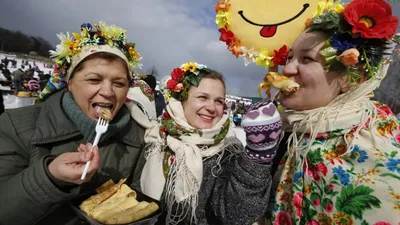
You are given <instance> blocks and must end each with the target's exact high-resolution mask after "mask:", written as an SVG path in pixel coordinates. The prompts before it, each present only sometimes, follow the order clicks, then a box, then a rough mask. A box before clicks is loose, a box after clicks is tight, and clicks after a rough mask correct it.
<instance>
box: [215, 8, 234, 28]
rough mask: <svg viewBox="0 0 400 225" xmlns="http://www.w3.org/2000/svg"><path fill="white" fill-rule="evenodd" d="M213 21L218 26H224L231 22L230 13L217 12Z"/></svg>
mask: <svg viewBox="0 0 400 225" xmlns="http://www.w3.org/2000/svg"><path fill="white" fill-rule="evenodd" d="M215 23H216V24H217V25H218V27H219V28H224V27H226V25H229V24H230V23H231V13H230V12H223V11H220V12H218V14H217V17H216V19H215Z"/></svg>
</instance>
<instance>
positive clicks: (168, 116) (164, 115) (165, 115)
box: [162, 112, 171, 120]
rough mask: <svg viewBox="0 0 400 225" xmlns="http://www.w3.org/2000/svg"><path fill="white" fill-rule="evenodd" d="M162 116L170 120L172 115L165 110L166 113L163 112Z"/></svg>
mask: <svg viewBox="0 0 400 225" xmlns="http://www.w3.org/2000/svg"><path fill="white" fill-rule="evenodd" d="M162 116H163V118H164V120H169V119H171V116H170V115H169V114H168V113H167V112H164V113H163V114H162Z"/></svg>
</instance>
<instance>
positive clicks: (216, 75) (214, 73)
mask: <svg viewBox="0 0 400 225" xmlns="http://www.w3.org/2000/svg"><path fill="white" fill-rule="evenodd" d="M202 75H203V78H209V79H213V80H219V81H221V83H222V85H223V86H224V89H225V90H224V92H226V86H225V79H224V76H223V75H222V74H221V73H219V72H217V71H215V70H211V71H210V72H209V73H204V72H202Z"/></svg>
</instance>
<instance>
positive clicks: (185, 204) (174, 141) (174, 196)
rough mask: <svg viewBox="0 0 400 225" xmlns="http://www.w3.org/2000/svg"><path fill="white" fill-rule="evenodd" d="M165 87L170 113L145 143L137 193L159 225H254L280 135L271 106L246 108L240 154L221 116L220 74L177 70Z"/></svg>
mask: <svg viewBox="0 0 400 225" xmlns="http://www.w3.org/2000/svg"><path fill="white" fill-rule="evenodd" d="M166 86H167V87H164V88H163V89H164V90H165V95H166V97H167V98H168V105H167V107H166V110H165V111H164V113H163V115H162V116H161V117H160V118H159V120H160V124H161V127H160V128H159V129H153V131H152V132H148V133H147V135H146V138H145V141H146V142H147V143H148V145H147V148H146V159H147V162H146V164H145V167H144V169H143V173H142V177H141V187H142V191H143V192H144V193H145V194H147V195H149V196H151V197H153V198H155V199H161V201H162V202H163V203H164V207H165V208H164V213H163V215H162V216H161V218H160V220H159V224H230V225H231V224H251V223H253V222H255V221H257V219H258V218H259V217H260V216H261V215H262V214H263V213H264V212H265V210H266V208H267V204H268V200H269V191H270V186H271V185H270V184H271V176H270V168H271V165H272V164H271V161H272V159H273V158H274V156H275V151H276V149H277V145H278V141H279V137H280V133H281V128H282V125H281V124H282V122H281V120H280V117H279V113H278V112H277V110H276V108H275V106H274V105H273V104H271V103H270V102H261V103H258V104H255V105H253V106H252V108H251V109H250V111H249V114H248V115H247V116H248V118H249V119H247V122H246V119H245V121H244V125H245V126H246V128H247V130H246V135H247V146H246V150H243V146H242V144H241V142H240V141H239V140H238V139H237V138H236V137H235V135H234V132H233V130H232V128H231V123H230V120H229V115H226V114H224V108H223V106H224V103H225V82H224V80H223V77H222V75H221V74H219V73H218V72H215V71H213V70H210V69H208V68H206V67H205V66H204V65H200V64H197V63H193V62H190V63H186V64H183V65H182V66H181V67H179V68H175V69H174V70H173V72H172V73H171V77H169V80H168V82H167V83H166ZM249 120H251V121H249ZM267 135H268V136H267Z"/></svg>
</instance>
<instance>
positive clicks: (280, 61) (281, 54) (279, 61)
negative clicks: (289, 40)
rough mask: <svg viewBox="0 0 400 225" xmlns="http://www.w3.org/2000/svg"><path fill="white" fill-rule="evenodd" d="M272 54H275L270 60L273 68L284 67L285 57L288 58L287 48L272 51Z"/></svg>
mask: <svg viewBox="0 0 400 225" xmlns="http://www.w3.org/2000/svg"><path fill="white" fill-rule="evenodd" d="M274 52H275V54H274V57H273V58H272V62H273V63H274V65H275V66H277V65H282V66H284V65H286V62H287V57H288V49H287V46H286V45H284V46H282V47H281V48H280V49H279V51H276V50H274Z"/></svg>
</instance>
